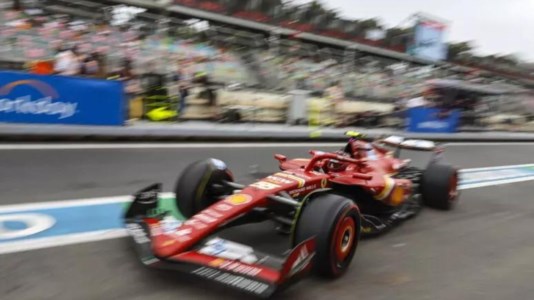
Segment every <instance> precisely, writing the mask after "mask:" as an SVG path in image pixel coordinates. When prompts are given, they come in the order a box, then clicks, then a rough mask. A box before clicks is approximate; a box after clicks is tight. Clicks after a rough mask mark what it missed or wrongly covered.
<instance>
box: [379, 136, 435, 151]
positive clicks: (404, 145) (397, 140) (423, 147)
mask: <svg viewBox="0 0 534 300" xmlns="http://www.w3.org/2000/svg"><path fill="white" fill-rule="evenodd" d="M377 142H378V143H383V144H386V145H389V146H392V147H397V148H400V149H410V150H419V151H436V150H437V149H438V148H439V147H438V146H437V145H436V143H434V142H432V141H428V140H415V139H405V138H403V137H401V136H389V137H387V138H384V139H381V140H378V141H377Z"/></svg>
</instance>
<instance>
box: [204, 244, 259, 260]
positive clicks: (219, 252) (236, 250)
mask: <svg viewBox="0 0 534 300" xmlns="http://www.w3.org/2000/svg"><path fill="white" fill-rule="evenodd" d="M198 253H201V254H206V255H211V256H217V257H218V258H225V259H230V260H239V261H241V262H244V263H248V264H253V263H255V262H256V261H258V258H257V257H256V255H255V254H254V249H253V248H252V247H250V246H246V245H242V244H239V243H235V242H230V241H227V240H224V239H221V238H213V239H211V240H209V241H208V242H206V244H204V246H203V247H202V248H200V250H199V251H198Z"/></svg>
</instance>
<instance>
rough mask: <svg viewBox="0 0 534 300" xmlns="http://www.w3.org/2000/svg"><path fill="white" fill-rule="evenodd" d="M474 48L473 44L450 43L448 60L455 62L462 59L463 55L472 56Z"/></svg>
mask: <svg viewBox="0 0 534 300" xmlns="http://www.w3.org/2000/svg"><path fill="white" fill-rule="evenodd" d="M472 51H473V46H472V44H471V42H460V43H449V44H448V52H447V60H448V61H454V60H457V59H459V58H460V56H461V55H463V56H466V54H471V52H472Z"/></svg>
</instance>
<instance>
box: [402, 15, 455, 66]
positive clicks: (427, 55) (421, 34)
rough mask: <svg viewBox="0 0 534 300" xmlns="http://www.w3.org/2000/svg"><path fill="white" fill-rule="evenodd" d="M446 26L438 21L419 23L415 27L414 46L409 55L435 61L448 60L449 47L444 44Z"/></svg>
mask: <svg viewBox="0 0 534 300" xmlns="http://www.w3.org/2000/svg"><path fill="white" fill-rule="evenodd" d="M444 36H445V25H444V24H442V23H439V22H436V21H429V20H425V21H419V22H418V23H417V25H416V26H415V34H414V41H413V45H412V46H411V47H410V48H409V50H408V52H409V54H411V55H413V56H416V57H419V58H423V59H429V60H434V61H441V60H445V59H446V58H447V45H446V44H445V42H444Z"/></svg>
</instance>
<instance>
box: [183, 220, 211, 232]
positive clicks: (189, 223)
mask: <svg viewBox="0 0 534 300" xmlns="http://www.w3.org/2000/svg"><path fill="white" fill-rule="evenodd" d="M184 225H187V226H191V227H193V228H195V229H204V228H206V227H207V225H206V224H204V223H202V222H201V221H200V220H197V219H195V218H193V219H189V220H187V221H185V223H184Z"/></svg>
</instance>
